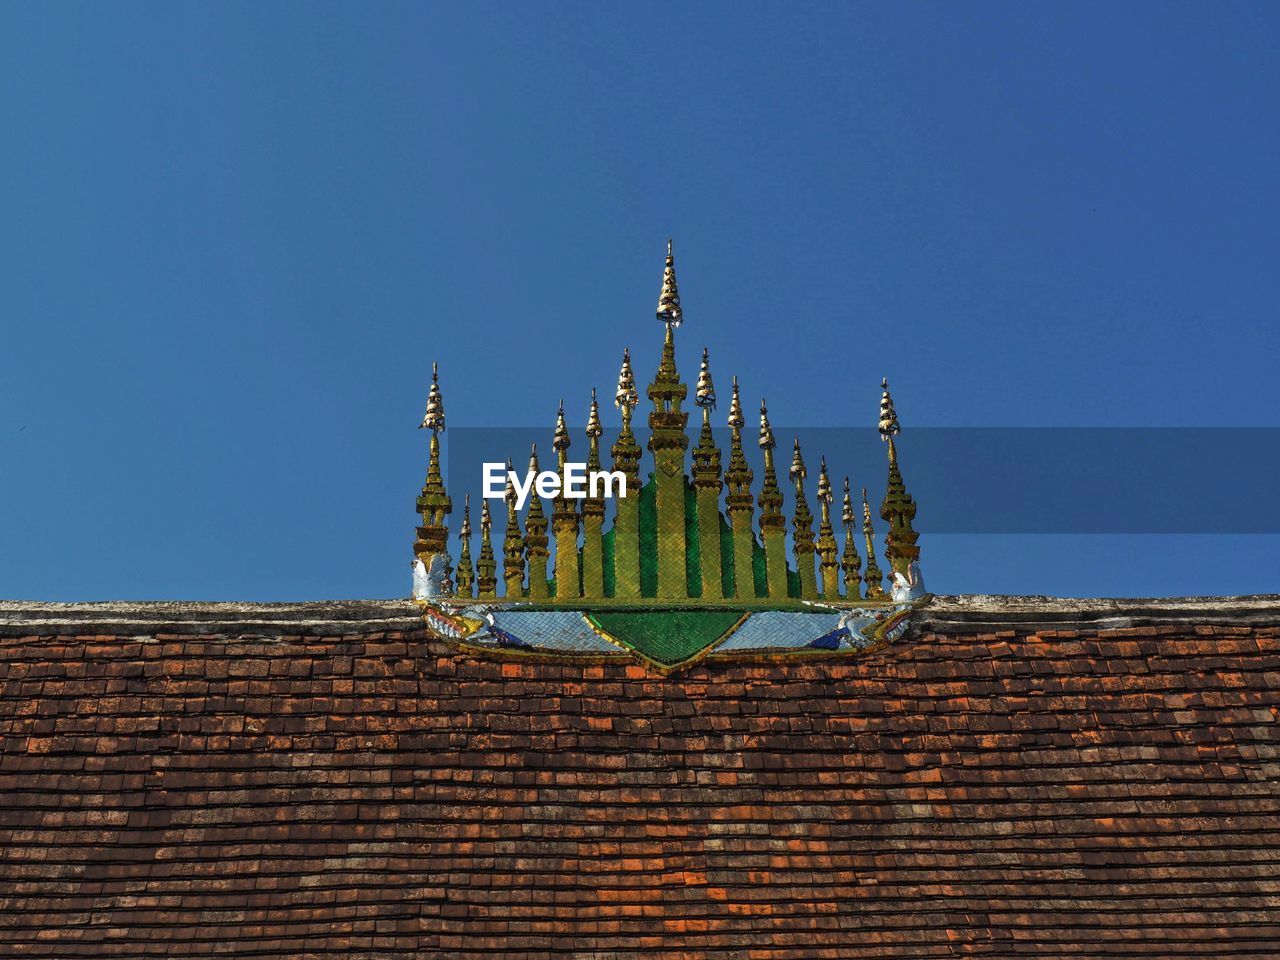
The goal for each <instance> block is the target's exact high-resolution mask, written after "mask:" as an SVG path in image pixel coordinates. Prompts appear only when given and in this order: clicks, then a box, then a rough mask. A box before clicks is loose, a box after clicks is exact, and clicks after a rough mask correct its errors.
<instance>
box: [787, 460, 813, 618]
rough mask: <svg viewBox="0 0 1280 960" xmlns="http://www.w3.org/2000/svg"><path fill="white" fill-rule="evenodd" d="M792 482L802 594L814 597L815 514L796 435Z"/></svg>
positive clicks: (793, 516) (795, 534)
mask: <svg viewBox="0 0 1280 960" xmlns="http://www.w3.org/2000/svg"><path fill="white" fill-rule="evenodd" d="M788 476H790V477H791V482H792V483H793V484H794V485H795V491H796V502H795V509H794V511H793V512H792V516H791V527H792V530H793V531H794V532H793V535H792V546H793V548H794V550H795V556H796V570H797V572H798V573H799V574H800V590H801V596H802V597H804V598H805V599H812V598H813V597H814V596H815V595H816V593H817V586H816V584H815V583H814V582H813V580H814V577H813V554H814V543H813V514H812V513H811V512H810V511H809V501H808V499H807V498H806V497H805V495H804V481H805V478H806V477H808V476H809V471H808V470H807V469H806V468H805V465H804V457H803V456H802V455H801V453H800V438H799V437H796V442H795V448H794V453H793V454H792V456H791V469H790V470H789V471H788Z"/></svg>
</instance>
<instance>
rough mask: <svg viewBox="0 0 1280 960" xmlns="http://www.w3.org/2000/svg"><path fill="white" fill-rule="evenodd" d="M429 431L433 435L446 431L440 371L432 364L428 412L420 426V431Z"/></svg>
mask: <svg viewBox="0 0 1280 960" xmlns="http://www.w3.org/2000/svg"><path fill="white" fill-rule="evenodd" d="M424 428H425V429H427V430H430V431H431V432H432V433H436V432H437V431H440V430H443V429H444V398H443V397H442V396H440V369H439V367H437V366H436V364H435V363H434V362H433V363H432V364H431V389H430V390H429V391H428V392H427V412H426V414H425V415H424V416H423V418H422V422H421V423H420V424H418V429H419V430H421V429H424Z"/></svg>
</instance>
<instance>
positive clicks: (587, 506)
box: [582, 387, 604, 519]
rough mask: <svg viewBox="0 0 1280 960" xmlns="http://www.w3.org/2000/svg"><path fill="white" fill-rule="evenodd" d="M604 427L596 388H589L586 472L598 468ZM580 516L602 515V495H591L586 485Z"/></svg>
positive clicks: (601, 516) (588, 472) (589, 488)
mask: <svg viewBox="0 0 1280 960" xmlns="http://www.w3.org/2000/svg"><path fill="white" fill-rule="evenodd" d="M603 433H604V428H603V427H601V426H600V404H599V403H598V402H597V401H596V389H595V387H592V388H591V413H590V415H589V416H588V417H587V430H586V434H587V474H588V476H589V475H590V474H591V473H593V472H595V471H597V470H599V469H600V437H601V435H602V434H603ZM582 516H583V518H584V519H586V518H587V517H600V518H603V517H604V497H603V496H595V497H593V496H591V487H590V486H588V487H587V497H586V499H585V500H583V501H582Z"/></svg>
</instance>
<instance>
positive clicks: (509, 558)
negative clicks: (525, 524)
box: [502, 460, 524, 597]
mask: <svg viewBox="0 0 1280 960" xmlns="http://www.w3.org/2000/svg"><path fill="white" fill-rule="evenodd" d="M514 472H515V467H513V466H512V465H511V461H510V460H508V461H507V495H506V498H505V499H506V501H507V534H506V537H505V538H504V539H503V541H502V580H503V582H504V583H505V584H506V589H507V596H508V597H520V596H523V595H524V536H523V535H522V534H521V533H520V517H519V516H518V515H517V514H516V486H515V484H514V483H513V482H512V480H511V475H512V474H513V473H514Z"/></svg>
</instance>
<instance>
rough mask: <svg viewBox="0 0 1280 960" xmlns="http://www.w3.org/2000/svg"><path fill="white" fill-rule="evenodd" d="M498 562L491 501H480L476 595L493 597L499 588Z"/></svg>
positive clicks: (487, 597)
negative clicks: (495, 552) (494, 554)
mask: <svg viewBox="0 0 1280 960" xmlns="http://www.w3.org/2000/svg"><path fill="white" fill-rule="evenodd" d="M497 571H498V563H497V561H496V560H495V559H494V557H493V518H492V517H491V516H490V515H489V501H488V500H481V501H480V559H479V560H477V561H476V595H477V596H479V597H480V598H481V599H492V598H493V597H495V596H496V595H497V590H498V578H497Z"/></svg>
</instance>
